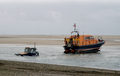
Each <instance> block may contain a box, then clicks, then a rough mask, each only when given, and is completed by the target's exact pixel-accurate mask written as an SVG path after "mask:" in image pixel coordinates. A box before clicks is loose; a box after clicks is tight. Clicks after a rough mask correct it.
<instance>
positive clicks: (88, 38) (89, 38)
mask: <svg viewBox="0 0 120 76" xmlns="http://www.w3.org/2000/svg"><path fill="white" fill-rule="evenodd" d="M85 39H86V40H91V39H94V37H93V36H89V37H85Z"/></svg>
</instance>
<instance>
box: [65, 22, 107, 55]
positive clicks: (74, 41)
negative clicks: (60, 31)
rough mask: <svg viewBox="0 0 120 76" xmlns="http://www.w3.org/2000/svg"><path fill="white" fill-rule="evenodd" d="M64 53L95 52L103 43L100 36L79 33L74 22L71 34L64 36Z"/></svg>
mask: <svg viewBox="0 0 120 76" xmlns="http://www.w3.org/2000/svg"><path fill="white" fill-rule="evenodd" d="M64 42H65V45H64V46H63V47H64V49H65V51H64V53H66V54H67V53H97V52H98V51H100V47H101V46H102V45H103V44H104V43H105V41H104V40H103V39H102V37H100V36H99V37H98V38H95V37H94V36H93V35H79V32H78V31H77V29H76V24H74V31H72V32H71V36H70V37H68V38H64Z"/></svg>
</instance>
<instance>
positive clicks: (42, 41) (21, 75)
mask: <svg viewBox="0 0 120 76" xmlns="http://www.w3.org/2000/svg"><path fill="white" fill-rule="evenodd" d="M64 37H65V36H47V35H13V36H12V35H7V36H5V35H3V36H0V44H33V43H34V42H35V43H36V44H37V45H61V46H63V45H64V40H63V39H64ZM103 39H104V40H105V41H106V43H105V45H104V46H119V45H120V41H119V40H120V36H103ZM0 76H120V71H115V70H105V69H94V68H83V67H73V66H61V65H52V64H40V63H28V62H17V61H4V60H0Z"/></svg>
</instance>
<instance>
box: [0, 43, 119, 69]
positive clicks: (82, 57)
mask: <svg viewBox="0 0 120 76" xmlns="http://www.w3.org/2000/svg"><path fill="white" fill-rule="evenodd" d="M25 46H26V45H22V44H19V45H11V44H3V45H2V44H1V45H0V59H1V60H12V61H23V62H35V63H47V64H58V65H68V66H80V67H92V68H102V69H113V70H120V46H103V47H102V49H101V52H99V53H92V54H64V53H63V51H64V49H63V47H62V46H60V45H40V46H37V51H38V52H39V53H40V56H38V57H29V56H23V57H21V56H16V55H14V54H15V53H20V52H23V51H24V48H25ZM27 46H30V47H31V46H32V45H27Z"/></svg>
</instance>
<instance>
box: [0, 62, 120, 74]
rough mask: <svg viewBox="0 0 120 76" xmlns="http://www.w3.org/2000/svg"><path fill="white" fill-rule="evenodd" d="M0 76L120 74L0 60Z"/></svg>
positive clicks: (118, 72)
mask: <svg viewBox="0 0 120 76" xmlns="http://www.w3.org/2000/svg"><path fill="white" fill-rule="evenodd" d="M0 76H120V71H114V70H104V69H93V68H83V67H72V66H60V65H52V64H51V65H50V64H49V65H48V64H38V63H27V62H15V61H3V60H1V61H0Z"/></svg>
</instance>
